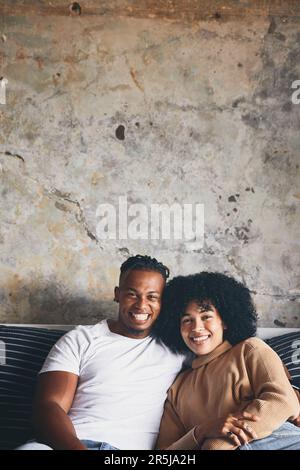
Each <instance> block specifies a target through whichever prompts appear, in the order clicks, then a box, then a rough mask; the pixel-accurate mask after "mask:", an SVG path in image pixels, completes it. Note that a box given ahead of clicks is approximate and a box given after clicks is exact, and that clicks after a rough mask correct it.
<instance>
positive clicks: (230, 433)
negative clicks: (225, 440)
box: [226, 431, 234, 437]
mask: <svg viewBox="0 0 300 470" xmlns="http://www.w3.org/2000/svg"><path fill="white" fill-rule="evenodd" d="M226 436H227V437H232V436H234V434H233V432H231V431H228V432H227V433H226Z"/></svg>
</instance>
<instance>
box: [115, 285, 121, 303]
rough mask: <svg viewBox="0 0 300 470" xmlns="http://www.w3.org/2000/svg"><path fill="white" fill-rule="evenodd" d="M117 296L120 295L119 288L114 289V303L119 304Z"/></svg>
mask: <svg viewBox="0 0 300 470" xmlns="http://www.w3.org/2000/svg"><path fill="white" fill-rule="evenodd" d="M119 295H120V289H119V287H115V296H114V302H117V303H119Z"/></svg>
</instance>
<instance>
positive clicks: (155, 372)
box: [40, 320, 185, 450]
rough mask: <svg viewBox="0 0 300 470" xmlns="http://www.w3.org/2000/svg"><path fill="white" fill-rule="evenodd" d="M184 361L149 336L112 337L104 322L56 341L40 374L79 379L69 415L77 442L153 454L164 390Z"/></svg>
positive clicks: (116, 335)
mask: <svg viewBox="0 0 300 470" xmlns="http://www.w3.org/2000/svg"><path fill="white" fill-rule="evenodd" d="M184 360H185V357H184V356H183V355H181V354H174V353H172V352H171V351H170V350H169V349H168V348H167V347H166V346H164V345H162V344H160V343H159V342H158V341H156V340H155V339H154V338H152V337H151V336H147V337H146V338H144V339H133V338H127V337H125V336H121V335H118V334H115V333H112V332H111V331H110V329H109V327H108V324H107V320H103V321H101V322H100V323H97V324H96V325H92V326H78V327H77V328H75V329H74V330H72V331H69V332H68V333H67V334H66V335H64V336H63V337H62V338H60V339H59V340H58V342H57V343H56V344H55V345H54V346H53V348H52V349H51V351H50V353H49V355H48V357H47V359H46V361H45V363H44V365H43V367H42V369H41V371H40V374H41V373H43V372H49V371H58V370H59V371H66V372H72V373H73V374H76V375H78V376H79V381H78V387H77V390H76V394H75V397H74V401H73V404H72V407H71V409H70V411H69V416H70V418H71V420H72V422H73V425H74V427H75V430H76V434H77V436H78V438H79V439H91V440H94V441H102V442H108V443H109V444H111V445H113V446H114V447H117V448H118V449H121V450H125V449H153V447H154V445H155V442H156V438H157V434H158V430H159V425H160V419H161V416H162V412H163V406H164V401H165V399H166V396H167V390H168V388H169V387H170V386H171V384H172V382H173V381H174V379H175V377H176V375H177V374H178V373H179V371H180V369H181V368H182V365H183V362H184Z"/></svg>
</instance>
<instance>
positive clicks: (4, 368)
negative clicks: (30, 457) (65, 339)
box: [0, 326, 66, 449]
mask: <svg viewBox="0 0 300 470" xmlns="http://www.w3.org/2000/svg"><path fill="white" fill-rule="evenodd" d="M65 333H66V331H60V330H48V329H46V328H28V327H10V326H0V416H1V419H0V449H13V448H15V447H16V446H18V445H19V444H21V443H23V442H25V441H27V440H28V439H30V438H32V437H33V431H32V426H31V424H30V418H31V413H32V399H33V394H34V389H35V385H36V379H37V374H38V372H39V371H40V369H41V367H42V365H43V362H44V360H45V359H46V357H47V355H48V352H49V351H50V349H51V347H52V346H53V344H54V343H56V341H57V340H58V339H59V338H60V337H61V336H62V335H64V334H65Z"/></svg>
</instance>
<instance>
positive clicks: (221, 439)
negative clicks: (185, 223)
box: [155, 272, 300, 450]
mask: <svg viewBox="0 0 300 470" xmlns="http://www.w3.org/2000/svg"><path fill="white" fill-rule="evenodd" d="M256 323H257V314H256V311H255V308H254V305H253V302H252V299H251V296H250V292H249V290H248V289H247V287H245V286H244V285H243V284H241V283H239V282H237V281H235V280H234V279H233V278H231V277H228V276H225V275H223V274H220V273H207V272H202V273H200V274H195V275H191V276H187V277H182V276H179V277H177V278H174V279H173V280H172V281H170V282H169V284H168V286H167V288H166V291H165V295H164V305H163V309H162V312H161V314H160V317H159V319H158V320H157V325H156V328H155V330H156V332H157V333H156V334H157V335H158V336H160V338H161V339H162V340H163V341H164V343H166V344H167V345H168V346H169V347H170V348H171V349H172V350H173V351H176V352H185V351H187V350H190V351H192V352H193V353H194V360H193V362H192V369H189V370H186V371H184V372H183V373H182V374H180V375H179V376H178V377H177V379H176V381H175V382H174V384H173V385H172V387H171V388H170V389H169V393H168V398H167V400H166V403H165V408H164V414H163V418H162V421H161V426H160V432H159V437H158V441H157V448H159V449H167V448H168V449H186V450H188V449H195V448H199V449H201V450H206V449H209V450H221V449H224V450H225V449H228V450H235V449H240V450H247V449H251V450H252V449H253V450H262V449H264V450H268V449H270V450H271V449H285V450H287V449H293V450H294V449H300V429H299V428H297V427H296V426H294V425H293V424H292V423H290V422H288V420H294V419H295V418H296V417H297V416H298V415H299V402H298V399H297V396H296V394H295V393H294V390H293V388H292V386H291V385H290V383H289V380H288V378H287V376H286V373H285V370H284V367H283V364H282V362H281V360H280V358H279V357H278V356H277V354H276V353H275V352H274V351H273V350H272V349H271V348H270V347H269V346H268V345H267V344H266V343H264V342H263V341H262V340H260V339H259V338H255V337H254V335H255V333H256ZM158 332H160V333H158Z"/></svg>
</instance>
